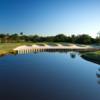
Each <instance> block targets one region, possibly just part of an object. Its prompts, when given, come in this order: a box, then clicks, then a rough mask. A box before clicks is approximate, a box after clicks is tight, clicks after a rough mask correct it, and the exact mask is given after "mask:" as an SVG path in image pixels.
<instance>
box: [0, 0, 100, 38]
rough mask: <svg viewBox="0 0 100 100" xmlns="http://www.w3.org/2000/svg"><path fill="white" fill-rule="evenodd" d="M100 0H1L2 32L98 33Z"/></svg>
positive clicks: (0, 18)
mask: <svg viewBox="0 0 100 100" xmlns="http://www.w3.org/2000/svg"><path fill="white" fill-rule="evenodd" d="M98 31H100V0H0V33H19V32H24V33H26V34H39V35H56V34H59V33H64V34H65V35H71V34H76V35H77V34H83V33H85V34H89V35H91V36H96V33H97V32H98Z"/></svg>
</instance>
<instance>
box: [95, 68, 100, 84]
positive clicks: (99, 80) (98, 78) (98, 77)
mask: <svg viewBox="0 0 100 100" xmlns="http://www.w3.org/2000/svg"><path fill="white" fill-rule="evenodd" d="M96 77H97V83H98V84H99V85H100V67H99V68H98V70H97V71H96Z"/></svg>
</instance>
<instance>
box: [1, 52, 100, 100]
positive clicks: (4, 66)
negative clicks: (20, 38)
mask: <svg viewBox="0 0 100 100" xmlns="http://www.w3.org/2000/svg"><path fill="white" fill-rule="evenodd" d="M98 68H99V65H97V64H95V63H92V62H89V61H86V60H84V59H82V58H81V57H80V56H79V53H74V54H73V53H71V52H65V53H59V52H52V53H50V52H41V53H36V54H34V53H31V54H20V55H7V56H4V57H0V100H100V79H99V77H97V76H96V70H97V69H98Z"/></svg>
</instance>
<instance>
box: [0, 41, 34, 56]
mask: <svg viewBox="0 0 100 100" xmlns="http://www.w3.org/2000/svg"><path fill="white" fill-rule="evenodd" d="M32 44H33V43H0V55H4V54H8V53H14V51H13V49H14V48H16V47H17V46H21V45H32Z"/></svg>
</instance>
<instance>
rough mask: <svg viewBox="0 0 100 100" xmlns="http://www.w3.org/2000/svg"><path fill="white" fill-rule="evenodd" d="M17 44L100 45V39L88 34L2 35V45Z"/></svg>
mask: <svg viewBox="0 0 100 100" xmlns="http://www.w3.org/2000/svg"><path fill="white" fill-rule="evenodd" d="M16 42H69V43H79V44H93V43H100V37H99V36H97V37H96V38H93V37H91V36H90V35H88V34H81V35H71V36H66V35H64V34H58V35H56V36H39V35H26V34H23V32H21V33H19V34H18V33H15V34H0V43H16Z"/></svg>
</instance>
